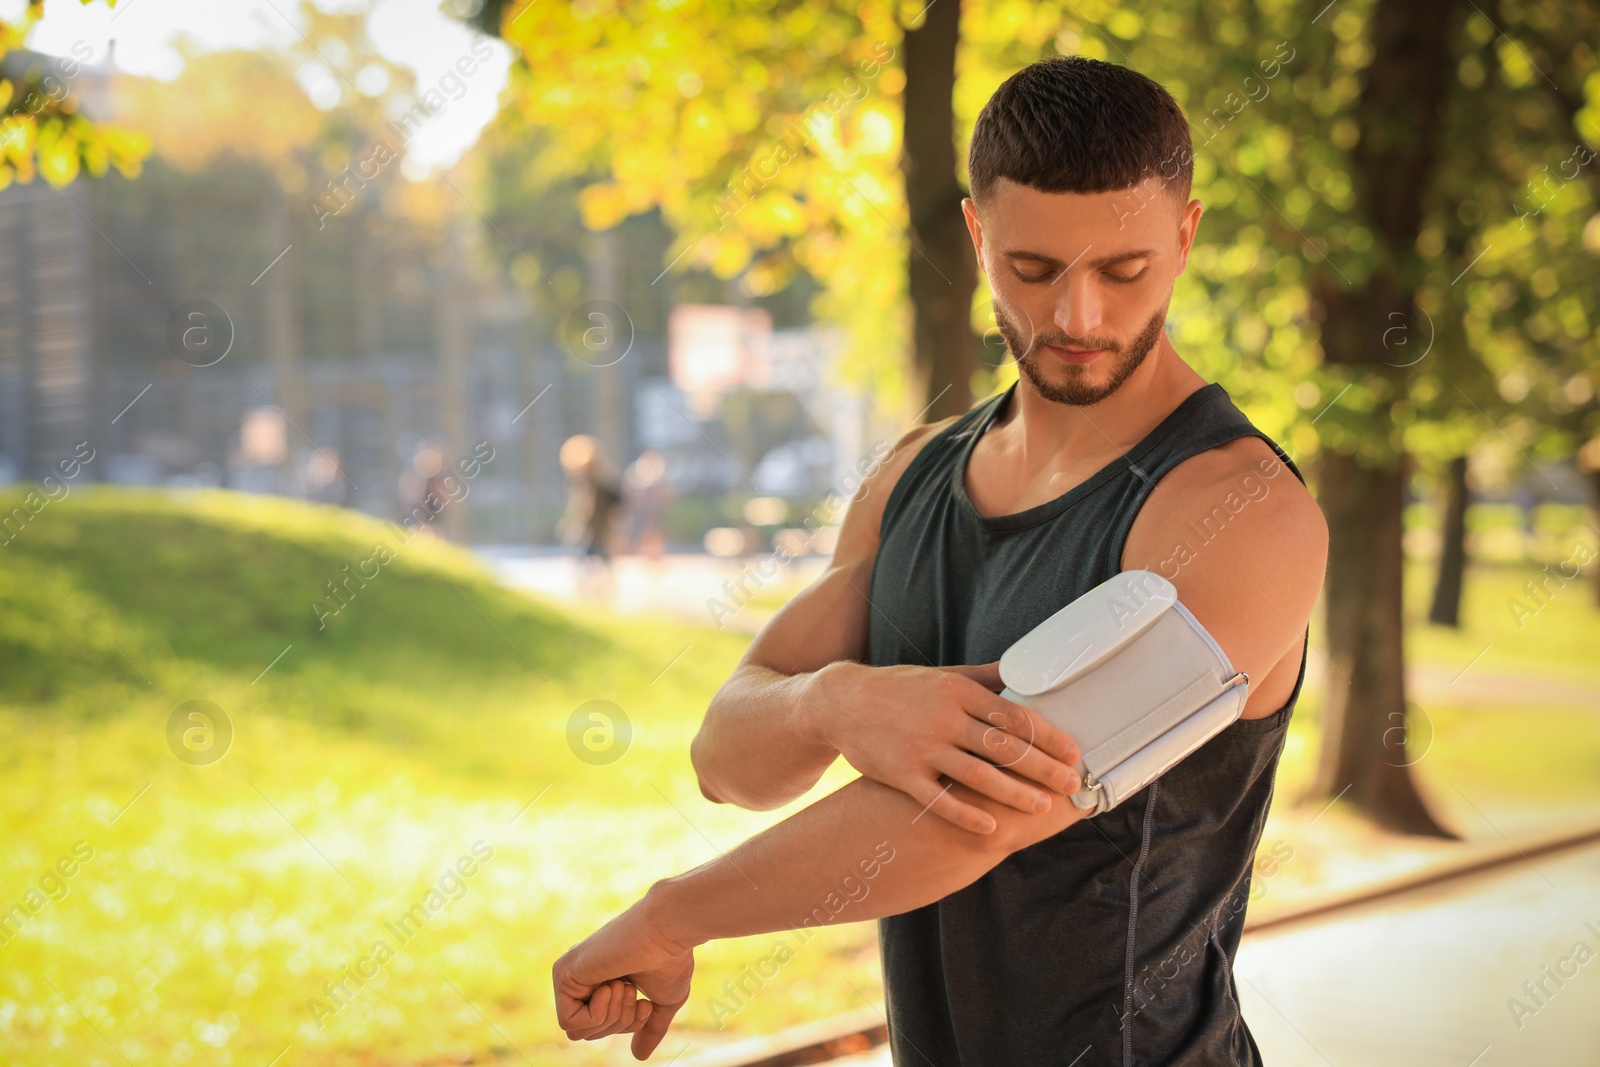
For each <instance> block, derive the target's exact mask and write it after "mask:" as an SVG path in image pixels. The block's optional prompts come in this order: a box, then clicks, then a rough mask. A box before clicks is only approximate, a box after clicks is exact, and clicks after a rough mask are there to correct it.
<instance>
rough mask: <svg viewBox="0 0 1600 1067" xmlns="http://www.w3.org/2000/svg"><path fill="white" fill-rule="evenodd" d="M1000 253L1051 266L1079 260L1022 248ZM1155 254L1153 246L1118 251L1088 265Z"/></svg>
mask: <svg viewBox="0 0 1600 1067" xmlns="http://www.w3.org/2000/svg"><path fill="white" fill-rule="evenodd" d="M1000 254H1001V255H1002V256H1005V257H1006V258H1007V259H1032V260H1037V261H1039V262H1040V263H1043V264H1044V265H1046V266H1049V267H1063V268H1065V267H1070V266H1072V263H1076V262H1077V261H1078V260H1076V259H1075V260H1073V261H1072V263H1062V262H1061V261H1060V260H1059V259H1057V258H1056V257H1055V256H1047V255H1045V254H1044V253H1043V252H1027V251H1023V250H1021V249H1019V250H1017V251H1014V252H1002V253H1000ZM1155 254H1156V250H1155V249H1153V248H1139V249H1135V250H1134V251H1132V252H1118V253H1116V254H1115V255H1110V256H1101V257H1100V258H1099V259H1091V260H1090V261H1089V263H1088V265H1089V267H1090V268H1092V269H1095V270H1098V269H1100V268H1103V267H1114V266H1116V265H1117V264H1118V263H1126V262H1127V261H1128V260H1130V259H1150V258H1151V257H1153V256H1154V255H1155ZM1078 258H1079V259H1082V258H1083V257H1082V255H1081V254H1080V255H1079V257H1078Z"/></svg>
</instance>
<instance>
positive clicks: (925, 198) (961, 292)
mask: <svg viewBox="0 0 1600 1067" xmlns="http://www.w3.org/2000/svg"><path fill="white" fill-rule="evenodd" d="M960 36H961V4H960V3H959V2H957V0H951V2H949V3H943V4H931V5H929V7H928V8H927V12H926V17H925V19H924V21H923V23H922V25H921V26H919V27H917V28H916V29H914V30H908V31H906V35H905V72H906V87H905V148H904V151H903V154H902V156H901V159H900V169H901V171H902V172H903V173H904V175H905V183H906V203H907V206H908V208H909V209H910V216H911V224H910V232H909V233H908V234H907V237H909V238H910V243H911V249H910V261H909V266H910V288H911V307H912V318H913V330H912V382H913V388H912V396H913V397H920V398H921V399H920V401H919V406H921V405H924V404H925V405H927V408H926V410H925V411H924V413H923V416H922V418H923V420H924V421H926V422H933V421H935V420H938V419H942V418H944V417H946V416H948V415H956V414H960V413H961V412H963V411H966V410H967V409H968V408H969V407H971V406H972V377H973V374H974V373H975V372H976V371H977V369H978V361H977V358H976V352H977V338H976V337H975V335H974V333H973V330H972V294H973V291H974V290H975V289H976V288H977V283H978V265H977V260H976V258H975V257H974V256H973V252H972V238H971V236H970V235H969V234H968V233H967V225H966V221H965V220H964V219H963V217H962V214H961V200H962V198H963V197H964V196H965V195H966V193H965V192H964V191H963V190H962V188H961V184H960V182H959V181H957V180H956V150H955V108H954V104H953V102H952V96H953V94H954V91H955V78H956V43H957V42H958V41H959V40H960Z"/></svg>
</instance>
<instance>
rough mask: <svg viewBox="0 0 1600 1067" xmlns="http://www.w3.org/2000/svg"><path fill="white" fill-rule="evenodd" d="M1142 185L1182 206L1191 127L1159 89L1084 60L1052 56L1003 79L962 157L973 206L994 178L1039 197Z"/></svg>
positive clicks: (1189, 169)
mask: <svg viewBox="0 0 1600 1067" xmlns="http://www.w3.org/2000/svg"><path fill="white" fill-rule="evenodd" d="M1150 177H1158V178H1160V179H1161V180H1162V181H1163V182H1165V186H1166V189H1167V190H1168V191H1170V192H1171V193H1173V194H1174V195H1176V196H1178V197H1179V198H1180V199H1179V200H1178V203H1179V204H1183V203H1187V202H1188V199H1189V189H1190V186H1191V184H1192V182H1193V180H1194V146H1193V142H1192V141H1191V140H1190V138H1189V120H1188V119H1186V118H1184V116H1183V109H1182V108H1180V107H1179V106H1178V102H1177V101H1176V100H1174V99H1173V98H1172V94H1171V93H1168V92H1167V91H1166V89H1164V88H1162V87H1161V85H1160V84H1159V83H1157V82H1155V81H1152V80H1151V79H1149V78H1147V77H1145V76H1144V75H1143V74H1140V73H1139V72H1138V71H1136V70H1130V69H1128V68H1127V67H1121V66H1118V65H1117V64H1115V63H1105V62H1102V61H1100V60H1098V59H1089V58H1087V57H1086V56H1050V57H1049V58H1048V59H1041V60H1039V61H1038V62H1037V63H1033V64H1030V65H1029V66H1026V67H1024V68H1023V69H1021V70H1019V71H1017V72H1016V73H1015V74H1013V75H1012V76H1011V77H1009V78H1007V79H1006V80H1005V82H1004V83H1002V84H1001V86H1000V88H998V89H996V90H995V92H994V95H993V96H991V97H990V98H989V102H988V103H987V104H985V105H984V106H983V110H982V111H981V112H980V113H979V114H978V121H977V123H976V125H975V126H974V127H973V131H972V146H971V149H970V150H969V151H968V154H967V184H968V187H969V188H970V189H971V195H972V199H973V201H974V202H975V203H983V202H985V201H987V200H988V198H989V196H990V195H991V193H992V192H993V190H994V187H995V183H996V182H997V181H998V180H999V179H1001V178H1009V179H1011V180H1012V181H1014V182H1017V183H1019V184H1022V185H1026V186H1028V187H1030V188H1033V189H1037V190H1039V191H1040V192H1043V193H1104V192H1110V191H1112V190H1117V189H1127V188H1130V187H1132V186H1135V185H1137V184H1139V183H1140V182H1141V181H1144V180H1145V179H1147V178H1150Z"/></svg>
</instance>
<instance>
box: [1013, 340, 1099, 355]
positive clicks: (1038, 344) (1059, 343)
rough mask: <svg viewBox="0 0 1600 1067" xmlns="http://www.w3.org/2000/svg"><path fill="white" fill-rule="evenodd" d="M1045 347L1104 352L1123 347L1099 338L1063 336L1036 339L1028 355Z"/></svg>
mask: <svg viewBox="0 0 1600 1067" xmlns="http://www.w3.org/2000/svg"><path fill="white" fill-rule="evenodd" d="M1045 345H1054V346H1056V347H1057V348H1081V349H1089V350H1094V351H1102V352H1120V351H1122V346H1121V345H1119V344H1117V343H1116V342H1115V341H1107V340H1103V339H1101V338H1097V337H1086V338H1077V337H1065V336H1061V337H1059V338H1055V337H1036V338H1034V341H1033V345H1032V346H1031V347H1030V348H1029V349H1028V353H1029V354H1030V355H1032V354H1033V353H1035V352H1038V351H1039V349H1041V348H1043V347H1044V346H1045Z"/></svg>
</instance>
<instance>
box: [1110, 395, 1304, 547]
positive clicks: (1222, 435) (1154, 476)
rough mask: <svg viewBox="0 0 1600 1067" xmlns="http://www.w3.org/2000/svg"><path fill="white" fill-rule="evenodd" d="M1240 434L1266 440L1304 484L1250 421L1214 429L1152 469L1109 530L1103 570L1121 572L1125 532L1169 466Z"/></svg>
mask: <svg viewBox="0 0 1600 1067" xmlns="http://www.w3.org/2000/svg"><path fill="white" fill-rule="evenodd" d="M1241 437H1259V438H1260V439H1261V440H1263V441H1265V442H1266V443H1267V447H1268V448H1270V449H1272V452H1273V455H1275V456H1277V457H1278V461H1279V462H1281V463H1283V464H1284V465H1285V466H1287V467H1288V468H1289V472H1290V473H1291V474H1293V475H1294V476H1295V478H1297V479H1298V480H1299V481H1300V484H1301V485H1305V484H1306V479H1305V475H1303V474H1301V473H1300V468H1299V467H1297V466H1295V463H1294V460H1292V459H1290V458H1289V455H1288V453H1286V452H1284V450H1283V449H1281V448H1279V447H1278V443H1277V442H1276V441H1274V440H1273V439H1272V438H1270V437H1268V436H1267V435H1266V434H1265V433H1263V432H1262V431H1261V430H1259V429H1257V428H1256V427H1255V425H1254V424H1252V423H1250V422H1249V421H1245V422H1242V423H1236V424H1233V425H1230V426H1225V427H1223V428H1221V429H1219V430H1214V431H1212V432H1211V433H1209V434H1207V435H1206V436H1205V437H1202V438H1201V441H1202V442H1205V443H1203V444H1201V445H1200V446H1199V447H1197V448H1191V449H1185V450H1184V451H1182V452H1179V453H1178V454H1177V455H1175V456H1172V457H1169V458H1168V459H1167V461H1166V462H1164V463H1162V464H1161V466H1159V467H1157V468H1156V469H1155V470H1153V471H1151V472H1150V474H1149V475H1148V476H1147V477H1146V478H1145V490H1144V492H1142V493H1140V494H1139V497H1138V501H1137V505H1136V506H1135V507H1132V508H1129V509H1128V514H1127V516H1126V518H1125V519H1123V520H1122V521H1119V522H1118V523H1117V528H1116V529H1115V530H1114V531H1113V532H1112V535H1111V538H1110V539H1109V541H1108V542H1107V549H1106V551H1107V553H1108V555H1109V556H1110V558H1109V559H1108V560H1107V566H1108V567H1109V568H1110V569H1109V570H1108V571H1106V573H1107V574H1120V573H1121V572H1122V553H1123V550H1124V549H1126V548H1127V545H1128V534H1130V533H1132V532H1133V524H1134V522H1135V521H1137V519H1138V518H1139V512H1140V511H1142V510H1144V505H1145V502H1146V501H1148V500H1149V499H1150V494H1151V493H1153V492H1155V487H1156V485H1157V484H1159V483H1160V481H1161V479H1162V478H1164V477H1166V476H1167V475H1168V474H1169V473H1171V471H1172V468H1174V467H1176V466H1177V465H1178V464H1180V463H1182V462H1183V461H1184V460H1188V459H1193V458H1194V457H1195V456H1198V455H1199V454H1200V453H1202V452H1208V451H1210V450H1211V449H1213V448H1218V447H1220V446H1222V445H1225V444H1227V443H1228V442H1230V441H1237V440H1239V438H1241Z"/></svg>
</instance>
